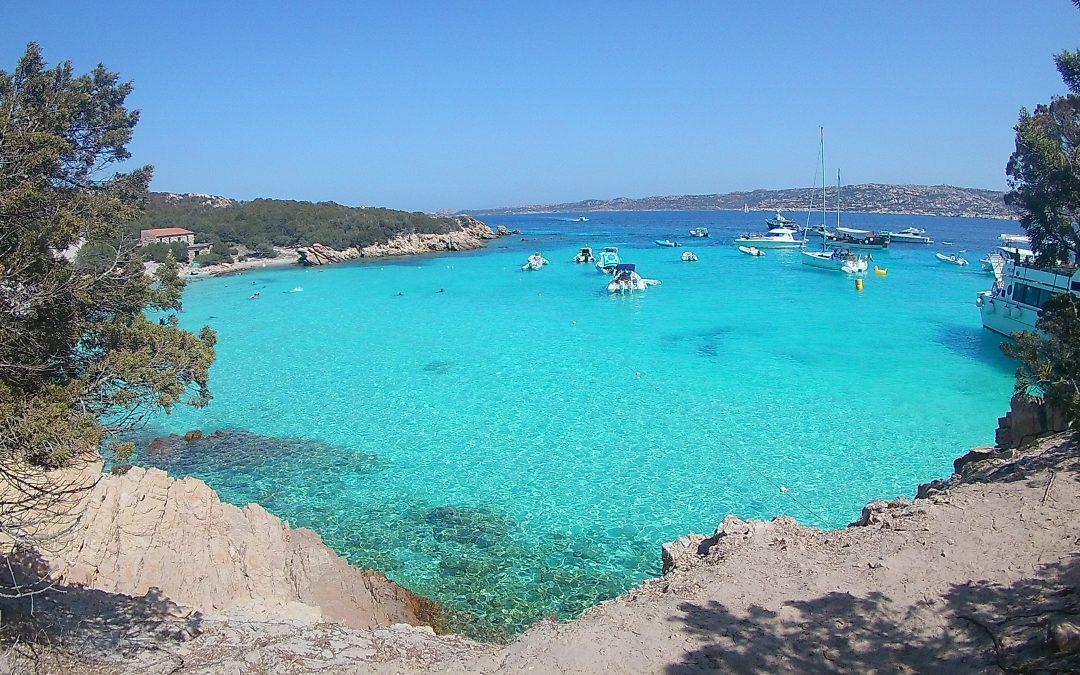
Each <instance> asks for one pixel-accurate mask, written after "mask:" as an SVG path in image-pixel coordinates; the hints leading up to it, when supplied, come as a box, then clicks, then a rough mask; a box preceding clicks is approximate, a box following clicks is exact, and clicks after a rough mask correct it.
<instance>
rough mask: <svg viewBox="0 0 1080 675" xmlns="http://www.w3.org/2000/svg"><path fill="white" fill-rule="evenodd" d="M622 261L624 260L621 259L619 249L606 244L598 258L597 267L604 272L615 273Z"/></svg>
mask: <svg viewBox="0 0 1080 675" xmlns="http://www.w3.org/2000/svg"><path fill="white" fill-rule="evenodd" d="M620 262H622V261H621V260H620V259H619V249H618V248H616V247H614V246H605V247H604V250H602V251H600V256H599V257H598V258H597V259H596V269H598V270H600V271H601V272H603V273H604V274H614V273H615V268H616V267H617V266H618V265H619V263H620Z"/></svg>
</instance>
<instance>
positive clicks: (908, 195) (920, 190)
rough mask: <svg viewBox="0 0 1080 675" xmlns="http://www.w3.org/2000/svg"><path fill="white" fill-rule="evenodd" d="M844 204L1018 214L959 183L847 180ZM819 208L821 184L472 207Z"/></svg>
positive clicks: (831, 195) (997, 195) (832, 200)
mask: <svg viewBox="0 0 1080 675" xmlns="http://www.w3.org/2000/svg"><path fill="white" fill-rule="evenodd" d="M840 196H841V201H842V203H841V206H842V207H843V209H844V210H845V211H854V212H858V213H901V214H908V215H922V216H962V217H965V218H1002V219H1015V218H1016V217H1017V211H1016V210H1015V209H1013V208H1012V207H1010V206H1008V205H1006V203H1005V199H1004V193H1003V192H996V191H994V190H980V189H976V188H960V187H953V186H951V185H880V184H876V183H868V184H865V185H845V186H844V187H843V188H842V189H841V193H840ZM825 202H826V204H828V205H829V206H830V207H831V206H833V205H834V204H836V188H835V187H830V188H827V189H826V191H825ZM811 205H813V208H821V189H820V188H791V189H786V190H752V191H750V192H728V193H724V194H711V195H674V196H667V197H642V198H640V199H630V198H627V197H617V198H615V199H587V200H584V201H580V202H567V203H563V204H545V205H532V206H507V207H500V208H495V209H486V210H477V211H470V212H469V213H474V214H481V213H487V214H498V213H538V212H575V211H584V212H589V211H741V210H742V209H743V208H744V207H745V208H748V209H750V210H751V211H805V210H806V209H807V208H811Z"/></svg>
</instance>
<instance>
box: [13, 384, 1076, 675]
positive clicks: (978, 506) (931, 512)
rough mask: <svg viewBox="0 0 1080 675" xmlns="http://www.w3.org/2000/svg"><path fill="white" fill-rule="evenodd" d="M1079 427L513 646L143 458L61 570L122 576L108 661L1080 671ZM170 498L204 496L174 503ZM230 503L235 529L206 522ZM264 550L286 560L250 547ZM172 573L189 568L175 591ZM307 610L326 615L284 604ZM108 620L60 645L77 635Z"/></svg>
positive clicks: (684, 554)
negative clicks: (444, 630)
mask: <svg viewBox="0 0 1080 675" xmlns="http://www.w3.org/2000/svg"><path fill="white" fill-rule="evenodd" d="M1063 426H1064V422H1063V420H1061V419H1060V418H1059V417H1057V416H1055V415H1053V414H1049V413H1048V412H1047V411H1046V410H1045V409H1044V408H1043V407H1042V406H1040V405H1037V404H1034V403H1031V402H1026V401H1021V400H1019V399H1018V400H1016V401H1014V403H1013V409H1012V411H1011V412H1010V414H1009V415H1007V416H1005V417H1004V418H1002V420H1001V429H1000V430H999V443H998V445H997V446H995V447H982V448H976V449H973V450H972V451H971V452H969V453H967V454H965V455H964V456H963V457H961V458H959V459H958V460H957V462H956V464H955V466H954V469H955V473H954V474H953V475H952V476H951V477H950V478H948V479H944V480H940V481H934V482H933V483H930V484H927V485H924V486H921V487H920V488H919V490H918V494H917V497H916V498H914V499H906V498H902V499H895V500H892V501H879V502H873V503H871V504H868V505H867V506H866V508H865V509H864V510H863V513H862V516H861V518H859V520H857V521H856V522H855V523H852V525H851V526H849V527H847V528H844V529H839V530H831V531H823V530H818V529H816V528H811V527H806V526H804V525H801V524H799V523H798V522H796V521H795V520H793V519H792V518H789V517H787V516H779V517H777V518H774V519H773V520H771V521H767V522H766V521H743V520H741V519H739V518H738V517H736V516H733V515H729V516H727V517H726V518H724V519H723V520H722V522H721V523H720V524H719V525H718V526H717V528H716V530H715V531H714V532H712V533H711V534H699V535H688V536H687V537H684V538H682V539H679V540H677V541H675V542H671V543H669V544H667V545H665V546H664V547H663V551H662V554H663V559H664V575H663V576H662V577H661V578H658V579H653V580H650V581H647V582H646V583H644V584H642V585H641V586H639V587H637V588H635V589H633V590H631V591H630V592H628V593H626V594H624V595H622V596H621V597H619V598H616V599H613V600H611V601H608V602H605V603H602V604H601V605H599V606H597V607H595V608H593V609H591V610H589V611H587V612H585V613H584V614H583V615H582V616H580V617H578V618H577V619H574V620H573V621H568V622H560V621H553V620H550V621H543V622H541V623H539V624H537V625H535V626H533V627H532V628H531V629H529V630H528V631H527V632H526V633H524V634H523V635H521V636H519V637H518V638H517V639H516V640H514V641H513V642H512V643H510V644H509V645H506V646H494V645H486V644H480V643H476V642H472V641H469V640H466V639H463V638H461V637H457V636H441V635H435V634H434V633H433V631H431V630H430V629H425V628H416V627H412V626H408V625H405V624H404V623H399V624H391V625H386V623H381V622H393V621H395V620H399V619H400V620H402V621H415V620H416V619H417V618H420V617H419V615H418V613H416V612H415V611H413V613H412V615H411V616H409V615H408V612H409V611H410V610H409V602H408V600H402V598H403V597H405V598H407V597H408V596H403V595H402V594H401V593H400V592H398V591H396V590H393V589H392V587H390V588H383V590H382V593H385V594H386V595H388V596H389V597H390V598H392V601H390V602H389V603H387V604H386V605H385V606H386V607H389V608H392V609H381V610H378V609H374V607H375V605H378V606H380V607H382V606H383V605H382V604H381V603H374V604H371V603H369V601H368V600H367V599H366V598H364V599H360V600H356V599H351V598H346V597H337V598H335V599H334V602H335V603H340V604H346V605H348V606H349V607H350V608H354V609H349V610H347V611H342V612H340V613H339V612H337V611H336V610H331V609H328V606H329V607H333V606H334V603H330V604H329V605H328V604H327V598H326V596H325V595H318V594H315V593H313V592H311V591H308V592H306V593H305V592H304V591H303V589H304V588H305V587H307V586H308V585H310V584H313V583H316V582H315V581H314V579H315V578H316V577H317V578H319V579H325V578H326V574H329V575H330V578H331V579H338V580H340V581H331V582H330V586H331V587H332V588H334V589H336V594H337V595H339V596H345V595H347V594H351V593H358V594H359V595H361V596H363V595H364V594H365V593H367V594H370V595H372V596H375V595H378V593H376V592H373V591H371V590H369V589H370V588H372V586H371V584H370V583H369V582H368V581H366V579H369V578H370V577H365V576H364V573H362V572H359V571H356V572H355V574H352V575H350V573H349V572H348V571H345V570H342V569H339V565H338V564H337V563H335V562H332V560H333V555H332V554H330V553H326V552H317V550H316V549H318V547H319V546H321V544H319V543H318V538H317V536H315V535H313V534H312V535H304V536H301V537H299V538H300V539H304V540H306V541H307V542H308V543H310V544H311V546H312V547H314V548H308V549H307V551H308V552H307V553H304V554H296V553H290V551H295V550H296V548H295V546H294V544H292V543H290V542H291V541H292V535H290V534H289V532H290V531H289V530H288V529H287V528H285V527H284V526H283V525H281V523H280V521H277V520H276V519H274V518H273V517H272V516H270V515H269V514H266V513H265V511H262V510H261V509H259V508H258V507H253V506H248V507H246V508H245V509H243V510H240V509H233V508H232V507H225V506H223V505H221V504H220V502H218V501H216V498H215V497H213V496H211V495H212V493H210V491H209V489H208V488H206V487H205V486H203V485H201V484H198V482H197V481H192V480H190V479H186V480H184V481H172V479H168V478H166V477H164V476H163V475H159V472H152V471H142V470H139V469H133V470H132V472H131V473H130V474H129V475H128V476H123V477H116V476H108V477H105V478H103V479H102V481H101V482H102V485H99V486H96V487H95V488H94V491H93V492H92V493H91V498H90V502H91V506H90V508H91V509H96V510H92V511H89V512H88V517H87V518H86V521H85V523H86V524H85V527H84V531H83V532H82V533H80V534H79V536H78V539H77V541H80V542H83V543H80V544H79V545H78V547H77V549H76V551H75V552H74V553H72V554H70V555H72V556H74V557H73V558H69V559H68V562H69V563H71V564H70V566H69V568H68V569H69V570H70V571H69V572H68V576H66V577H65V580H64V581H65V583H70V584H72V587H74V588H84V587H83V586H80V585H79V584H75V583H74V580H75V579H78V580H79V583H80V584H86V585H87V586H86V587H87V588H88V587H90V586H94V585H100V586H102V587H103V588H107V589H110V590H109V593H108V594H107V595H106V597H107V598H108V600H109V602H114V603H115V602H118V599H124V598H127V600H126V602H128V604H127V605H122V606H124V607H127V608H128V609H125V610H124V612H123V615H124V616H125V617H126V619H124V620H120V619H117V621H118V622H119V623H120V624H121V627H122V629H123V630H121V632H122V633H123V632H124V631H127V633H125V634H130V635H131V636H133V637H132V639H131V641H130V642H129V643H126V644H125V646H124V648H120V647H118V646H117V645H115V644H113V647H112V651H109V650H107V649H106V648H104V647H99V648H97V649H96V651H94V652H93V653H94V655H95V660H94V661H93V663H94V664H95V666H94V667H95V668H98V671H97V672H103V673H104V672H170V673H236V672H262V673H307V672H323V673H361V672H377V673H381V672H481V673H504V672H505V673H510V672H524V671H529V670H532V671H535V672H575V673H576V672H589V673H627V672H633V673H639V672H640V673H673V674H679V673H696V672H739V673H744V672H745V673H751V672H755V673H756V672H815V673H817V672H837V673H839V672H884V671H889V672H945V671H948V672H957V673H977V672H978V673H982V672H990V671H995V670H1003V671H1007V672H1021V671H1045V672H1067V671H1072V672H1075V671H1076V670H1077V669H1078V667H1080V593H1078V590H1077V589H1078V588H1080V567H1078V562H1080V559H1078V557H1077V556H1078V554H1080V529H1078V525H1077V523H1078V522H1080V520H1078V519H1077V516H1078V511H1080V445H1078V439H1077V437H1076V436H1075V435H1074V434H1073V432H1071V431H1059V432H1057V433H1055V429H1058V428H1061V427H1063ZM169 495H174V496H173V497H172V498H170V497H169ZM184 495H187V496H184ZM196 495H197V496H196ZM170 499H172V500H173V502H174V503H176V504H177V505H179V504H180V503H181V502H185V503H187V502H190V504H192V506H191V507H190V508H189V509H187V510H184V511H180V510H173V511H171V512H170V510H169V506H168V505H169V503H170ZM98 503H100V505H98ZM216 510H218V511H220V512H221V513H222V514H223V515H222V516H221V517H219V518H217V519H216V520H218V521H219V522H231V523H233V524H234V525H235V528H226V529H224V530H223V529H222V528H220V527H215V528H209V527H207V526H206V523H208V522H211V521H213V520H215V518H213V517H212V516H211V515H210V514H212V513H214V512H215V511H216ZM122 512H123V513H122ZM129 512H131V513H132V515H131V516H128V515H124V514H127V513H129ZM169 513H172V514H173V515H167V514H169ZM136 514H140V515H136ZM224 514H231V515H227V516H226V515H224ZM129 518H134V520H133V521H129V520H128V519H129ZM155 518H160V523H161V524H160V525H154V523H155ZM114 522H115V525H114ZM124 523H128V524H124ZM227 531H232V532H233V534H232V535H228V536H227V537H226V539H221V537H222V533H223V532H227ZM240 532H243V533H245V534H243V535H242V536H240V535H238V534H237V533H240ZM293 532H298V531H293ZM204 538H205V539H208V540H216V541H217V542H218V543H216V544H209V543H208V544H206V545H205V546H203V547H202V548H201V549H200V548H199V547H196V549H197V550H205V551H206V553H205V554H204V555H203V557H201V558H199V559H198V560H197V561H196V560H195V559H192V560H191V561H190V562H189V563H188V564H184V563H185V562H188V561H185V560H177V559H176V558H175V557H171V556H175V555H176V552H177V551H179V550H181V547H182V546H185V545H183V544H181V542H194V541H197V540H201V539H204ZM225 541H228V542H229V543H227V544H226V543H224V542H225ZM166 542H170V543H166ZM263 545H270V546H271V550H272V551H276V553H259V552H256V551H253V550H251V549H253V548H254V547H260V546H263ZM186 546H190V544H188V545H186ZM146 547H149V548H151V549H155V548H156V549H158V550H159V551H167V552H168V553H166V555H165V557H164V558H163V559H162V560H163V561H162V563H160V564H158V563H149V562H148V561H149V559H148V558H147V557H146V556H145V555H144V554H142V553H140V552H139V550H140V549H142V548H146ZM213 552H216V553H213ZM658 553H659V552H658ZM159 555H160V554H159ZM253 560H266V561H273V562H272V563H270V564H264V563H263V562H253ZM298 560H300V561H304V560H318V561H321V562H318V563H308V562H299V563H298V562H297V561H298ZM99 561H103V562H104V564H102V562H99ZM140 561H141V562H140ZM290 561H291V562H290ZM211 567H220V568H221V569H220V570H217V571H214V572H211V571H210V568H211ZM282 570H289V571H282ZM305 570H306V573H305ZM316 570H326V573H323V572H321V571H320V572H315V573H313V572H314V571H316ZM171 574H178V575H187V577H188V578H187V579H186V580H179V579H178V580H175V581H171V582H170V581H168V580H167V579H166V577H169V576H170V575H171ZM298 579H307V580H306V581H297V580H298ZM152 580H154V581H152ZM156 580H160V581H161V584H163V585H164V586H165V587H166V588H169V589H170V591H169V592H171V593H173V594H175V595H176V596H177V597H178V598H183V599H185V600H186V601H188V602H191V603H193V604H198V605H200V606H199V607H197V608H194V607H193V608H192V610H194V609H199V611H200V613H199V614H197V615H193V614H190V613H188V614H185V613H184V612H185V611H188V612H190V611H191V610H180V611H178V610H175V609H174V610H170V611H155V610H154V608H155V607H159V606H160V605H162V604H168V605H169V606H170V607H172V606H174V604H175V605H179V604H182V603H181V602H180V601H179V600H176V599H174V598H172V597H169V594H168V593H167V592H165V590H164V589H162V586H161V585H157V586H156V588H157V589H162V590H149V589H154V588H155V587H154V584H157V583H158V582H157V581H156ZM221 580H228V581H227V582H222V581H221ZM203 584H206V585H208V586H210V587H213V588H215V589H219V590H218V591H216V592H203V591H202V590H199V589H198V587H199V586H201V585H203ZM253 586H258V587H260V588H262V590H258V591H256V590H254V588H253ZM226 589H231V590H226ZM271 589H276V590H271ZM140 594H141V595H140ZM223 594H232V595H231V597H232V598H234V599H233V600H229V601H223V600H222V595H223ZM78 595H79V593H75V596H78ZM151 600H152V601H153V602H151ZM40 602H54V603H60V604H61V605H62V602H64V601H56V600H48V601H46V600H41V601H40ZM66 602H69V603H70V602H71V599H70V598H69V599H68V600H67V601H66ZM291 602H298V603H301V604H305V605H307V606H309V607H316V606H318V607H320V608H321V609H320V610H319V611H310V612H308V611H301V612H288V611H284V610H283V608H285V609H287V608H288V606H289V603H291ZM261 604H267V605H270V608H269V610H270V611H264V610H263V609H261V608H259V606H260V605H261ZM226 605H231V606H232V607H233V608H235V609H236V610H237V611H235V612H233V613H230V610H229V609H228V608H227V607H226ZM39 607H43V608H45V610H46V611H45V613H48V611H53V613H54V614H55V613H57V610H55V609H54V608H53V606H52V605H41V604H39ZM95 607H96V605H95ZM361 608H365V609H366V611H369V612H370V616H372V617H375V618H376V620H375V621H372V622H370V623H369V624H368V627H351V626H357V623H356V622H348V621H343V619H341V618H335V617H342V616H346V615H348V614H350V612H359V611H360V610H361ZM84 610H85V608H84ZM67 611H69V612H70V611H71V610H70V609H69V610H67ZM380 612H381V614H380ZM59 613H61V614H62V613H63V612H59ZM115 613H116V612H115V610H109V611H106V612H104V614H105V615H106V616H113V615H115ZM419 614H422V612H421V613H419ZM8 616H9V614H8V613H5V617H8ZM193 616H194V617H195V618H193ZM273 617H276V618H273ZM124 621H126V623H124ZM334 621H339V622H341V623H334ZM92 623H93V622H84V623H83V624H79V626H77V627H72V628H70V631H69V632H67V633H65V634H64V638H65V640H66V642H65V641H58V643H59V644H61V645H63V646H64V648H65V649H70V648H71V647H72V646H77V645H78V644H81V643H78V640H79V638H78V637H77V636H78V635H79V634H80V631H83V632H84V633H85V632H86V631H91V630H92V626H90V625H89V624H92ZM350 623H351V626H350V625H349V624H350ZM64 625H65V626H69V624H64ZM65 649H60V650H55V651H53V652H50V654H52V658H55V659H57V660H56V663H57V664H61V665H63V664H66V663H70V661H63V658H65V656H64V655H65V654H69V653H70V652H69V651H65ZM9 658H11V657H9ZM88 663H89V662H85V663H83V664H82V665H84V666H85V665H87V664H88ZM83 672H85V670H83Z"/></svg>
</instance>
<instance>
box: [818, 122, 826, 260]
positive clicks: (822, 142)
mask: <svg viewBox="0 0 1080 675" xmlns="http://www.w3.org/2000/svg"><path fill="white" fill-rule="evenodd" d="M818 133H819V134H820V135H821V151H820V152H821V240H822V242H824V241H825V127H818Z"/></svg>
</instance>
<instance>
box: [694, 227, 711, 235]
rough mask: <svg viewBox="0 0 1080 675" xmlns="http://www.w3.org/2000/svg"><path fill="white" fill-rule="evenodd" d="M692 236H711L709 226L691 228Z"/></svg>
mask: <svg viewBox="0 0 1080 675" xmlns="http://www.w3.org/2000/svg"><path fill="white" fill-rule="evenodd" d="M690 236H691V237H707V236H709V228H707V227H695V228H694V229H692V230H690Z"/></svg>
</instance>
